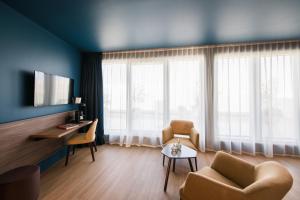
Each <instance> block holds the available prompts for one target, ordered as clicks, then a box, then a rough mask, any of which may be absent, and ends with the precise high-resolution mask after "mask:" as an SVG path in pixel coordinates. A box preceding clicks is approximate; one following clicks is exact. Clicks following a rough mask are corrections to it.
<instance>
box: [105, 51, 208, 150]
mask: <svg viewBox="0 0 300 200" xmlns="http://www.w3.org/2000/svg"><path fill="white" fill-rule="evenodd" d="M165 53H166V56H164V55H162V54H160V55H159V56H155V54H152V55H150V54H149V57H147V56H146V57H145V54H143V55H142V56H141V57H139V56H137V57H135V58H132V54H129V55H125V56H118V57H117V58H115V57H114V58H112V59H108V58H107V59H104V60H103V86H104V87H103V89H104V130H105V134H108V135H109V142H110V143H117V144H120V145H126V146H130V145H144V146H159V145H160V144H161V132H162V129H163V128H164V127H166V126H167V125H168V124H169V123H170V120H172V119H187V120H192V121H193V122H194V124H195V126H196V128H198V129H199V130H200V133H201V134H202V136H201V140H203V141H205V139H204V138H205V107H204V91H205V63H204V57H203V54H199V52H194V51H193V52H192V51H191V52H189V51H186V54H185V55H183V53H184V52H181V54H180V52H176V55H173V53H174V52H171V55H169V54H170V52H165ZM134 56H136V55H134ZM201 140H200V141H201ZM200 143H201V142H200ZM201 148H202V150H204V149H205V146H204V142H202V143H201Z"/></svg>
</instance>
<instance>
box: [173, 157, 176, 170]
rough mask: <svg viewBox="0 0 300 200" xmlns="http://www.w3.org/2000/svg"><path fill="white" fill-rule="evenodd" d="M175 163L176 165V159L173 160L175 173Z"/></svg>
mask: <svg viewBox="0 0 300 200" xmlns="http://www.w3.org/2000/svg"><path fill="white" fill-rule="evenodd" d="M175 163H176V159H175V158H174V159H173V172H175Z"/></svg>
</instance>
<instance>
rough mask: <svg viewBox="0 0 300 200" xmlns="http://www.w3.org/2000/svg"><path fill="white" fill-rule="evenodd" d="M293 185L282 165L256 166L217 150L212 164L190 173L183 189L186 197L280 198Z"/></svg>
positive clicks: (188, 199)
mask: <svg viewBox="0 0 300 200" xmlns="http://www.w3.org/2000/svg"><path fill="white" fill-rule="evenodd" d="M292 184H293V178H292V176H291V174H290V173H289V172H288V170H287V169H285V168H284V167H283V166H282V165H281V164H279V163H277V162H274V161H268V162H264V163H261V164H258V165H252V164H250V163H248V162H245V161H243V160H241V159H239V158H236V157H234V156H232V155H230V154H227V153H224V152H217V154H216V156H215V159H214V161H213V163H212V165H211V166H210V167H204V168H203V169H201V170H200V171H197V172H192V173H189V174H188V177H187V179H186V181H185V183H184V184H183V185H182V186H181V188H180V198H181V199H182V200H194V199H207V200H229V199H230V200H266V199H270V200H271V199H272V200H280V199H282V198H283V197H284V196H285V195H286V193H287V192H288V191H289V190H290V188H291V187H292Z"/></svg>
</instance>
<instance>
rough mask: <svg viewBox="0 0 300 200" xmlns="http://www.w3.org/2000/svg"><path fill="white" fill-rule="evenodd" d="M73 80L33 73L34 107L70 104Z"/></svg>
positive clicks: (72, 93) (72, 94)
mask: <svg viewBox="0 0 300 200" xmlns="http://www.w3.org/2000/svg"><path fill="white" fill-rule="evenodd" d="M73 96H74V80H73V79H70V78H66V77H63V76H57V75H52V74H47V73H44V72H40V71H34V106H50V105H62V104H71V103H72V98H73Z"/></svg>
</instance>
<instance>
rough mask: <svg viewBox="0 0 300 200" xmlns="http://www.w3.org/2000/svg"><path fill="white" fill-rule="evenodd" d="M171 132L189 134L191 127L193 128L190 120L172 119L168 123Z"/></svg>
mask: <svg viewBox="0 0 300 200" xmlns="http://www.w3.org/2000/svg"><path fill="white" fill-rule="evenodd" d="M170 126H171V128H172V131H173V134H181V135H190V134H191V129H192V128H194V124H193V122H192V121H187V120H172V121H171V123H170Z"/></svg>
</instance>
